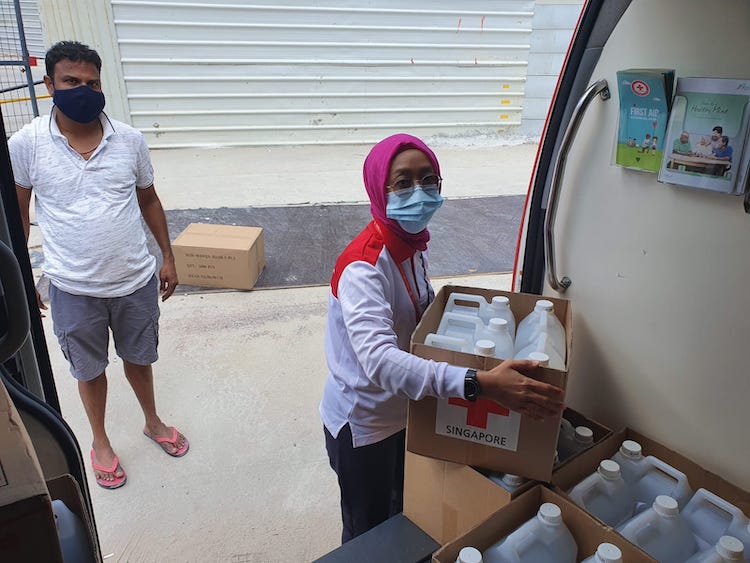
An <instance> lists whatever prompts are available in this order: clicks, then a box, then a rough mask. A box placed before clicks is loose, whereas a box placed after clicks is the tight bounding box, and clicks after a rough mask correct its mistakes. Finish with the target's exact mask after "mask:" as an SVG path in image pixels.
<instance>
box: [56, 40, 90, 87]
mask: <svg viewBox="0 0 750 563" xmlns="http://www.w3.org/2000/svg"><path fill="white" fill-rule="evenodd" d="M64 59H68V60H69V61H72V62H74V63H77V62H84V63H91V64H93V65H94V66H96V70H98V71H99V72H101V71H102V59H101V58H100V57H99V53H97V52H96V51H94V50H93V49H91V48H90V47H89V46H88V45H84V44H83V43H79V42H78V41H60V42H59V43H55V44H54V45H52V47H50V48H49V51H47V54H46V55H45V57H44V66H45V67H46V69H47V76H49V77H50V78H54V76H53V73H54V72H55V65H56V64H57V63H59V62H60V61H62V60H64Z"/></svg>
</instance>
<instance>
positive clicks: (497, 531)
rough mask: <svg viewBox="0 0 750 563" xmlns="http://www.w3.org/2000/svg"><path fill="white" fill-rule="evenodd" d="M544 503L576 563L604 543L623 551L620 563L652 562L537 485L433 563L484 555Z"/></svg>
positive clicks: (452, 562)
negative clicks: (558, 518)
mask: <svg viewBox="0 0 750 563" xmlns="http://www.w3.org/2000/svg"><path fill="white" fill-rule="evenodd" d="M545 502H551V503H554V504H556V505H557V506H559V507H560V510H561V511H562V517H563V522H565V525H566V526H567V527H568V529H569V530H570V533H571V534H573V538H574V539H575V541H576V544H577V545H578V557H577V560H578V561H581V560H583V559H585V558H586V557H589V556H590V555H592V554H593V553H595V552H596V548H597V547H598V546H599V544H601V543H604V542H608V543H611V544H614V545H616V546H617V547H619V548H620V550H621V551H622V556H623V557H622V560H623V561H627V562H628V563H633V562H639V563H640V562H646V561H648V562H653V561H655V559H652V558H651V557H649V556H648V555H647V554H646V553H644V552H643V551H641V550H640V549H638V548H637V547H636V546H634V545H633V544H631V543H630V542H628V541H627V540H625V538H623V537H622V536H620V535H619V534H617V533H616V532H615V531H614V530H612V528H609V527H608V526H605V525H604V524H602V523H601V522H599V521H598V520H596V519H595V518H593V517H592V516H591V515H589V514H588V513H587V512H586V511H585V510H583V509H581V508H580V507H578V506H576V505H575V504H574V503H572V502H571V501H569V500H568V499H566V498H565V497H563V496H560V495H559V494H557V493H556V492H554V491H551V490H550V489H547V488H546V487H544V486H543V485H537V486H535V487H534V488H532V489H531V490H529V491H526V492H525V493H523V494H522V495H520V496H519V497H518V498H516V499H514V500H513V501H512V502H511V503H510V504H508V505H506V506H504V507H503V508H501V509H500V510H498V511H497V512H495V513H494V514H492V515H491V516H490V517H489V518H487V519H486V520H484V521H483V522H482V523H481V524H479V525H477V526H475V527H474V528H472V529H471V530H469V531H468V532H466V533H464V534H462V535H461V536H459V537H458V538H456V539H454V540H453V541H451V542H450V543H447V544H446V545H444V546H443V547H441V548H440V549H439V550H438V551H436V552H435V554H434V555H433V556H432V561H433V563H455V561H456V558H457V557H458V552H459V551H461V548H463V547H467V546H473V547H475V548H477V549H478V550H479V551H482V552H484V550H486V549H487V548H488V547H490V546H491V545H493V544H494V543H496V542H498V541H500V540H501V539H502V538H504V537H505V536H507V535H508V534H509V533H511V532H512V531H513V530H515V529H516V528H518V527H519V526H521V525H522V524H523V523H524V522H526V521H527V520H529V519H531V518H534V517H535V516H536V513H537V512H538V510H539V507H540V506H541V505H542V504H543V503H545Z"/></svg>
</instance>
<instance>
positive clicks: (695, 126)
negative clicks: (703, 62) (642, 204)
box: [659, 78, 750, 195]
mask: <svg viewBox="0 0 750 563" xmlns="http://www.w3.org/2000/svg"><path fill="white" fill-rule="evenodd" d="M749 119H750V79H744V80H739V79H730V78H679V79H677V92H676V93H675V98H674V102H673V104H672V113H671V115H670V118H669V126H668V128H667V138H666V143H667V144H666V149H665V151H664V159H663V162H662V165H661V169H660V171H659V181H660V182H666V183H669V184H677V185H681V186H689V187H692V188H700V189H704V190H712V191H716V192H722V193H727V194H734V195H741V194H743V193H744V192H745V188H746V186H747V176H748V161H749V160H750V150H748V120H749Z"/></svg>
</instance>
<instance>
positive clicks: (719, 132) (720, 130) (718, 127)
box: [711, 125, 724, 135]
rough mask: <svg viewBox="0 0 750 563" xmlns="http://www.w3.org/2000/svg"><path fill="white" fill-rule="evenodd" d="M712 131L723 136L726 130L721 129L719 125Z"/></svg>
mask: <svg viewBox="0 0 750 563" xmlns="http://www.w3.org/2000/svg"><path fill="white" fill-rule="evenodd" d="M711 131H716V132H717V133H718V134H719V135H721V134H722V133H723V132H724V129H722V128H721V125H717V126H716V127H714V128H713V129H711Z"/></svg>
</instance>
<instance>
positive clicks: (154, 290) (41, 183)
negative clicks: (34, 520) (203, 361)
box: [8, 41, 189, 489]
mask: <svg viewBox="0 0 750 563" xmlns="http://www.w3.org/2000/svg"><path fill="white" fill-rule="evenodd" d="M45 64H46V71H47V75H46V76H45V77H44V82H45V84H46V86H47V90H48V91H49V93H50V95H52V96H53V101H54V104H55V105H54V107H53V109H52V112H51V115H49V116H43V117H37V118H36V119H34V121H32V122H31V123H30V124H28V125H26V126H25V127H24V128H23V129H21V130H20V131H18V132H17V133H16V134H14V135H13V136H12V137H11V139H10V140H9V142H8V146H9V149H10V155H11V161H12V164H13V172H14V176H15V181H16V194H17V196H18V201H19V205H20V208H21V215H22V218H23V225H24V229H25V232H26V238H27V240H28V236H29V204H30V201H31V195H32V190H33V193H34V196H35V205H36V216H37V221H38V223H39V227H40V229H41V231H42V236H43V248H44V258H45V261H44V267H43V270H44V273H45V274H46V276H47V277H48V278H49V279H50V306H51V312H52V322H53V326H54V331H55V335H56V336H57V339H58V341H59V343H60V347H61V348H62V351H63V354H64V355H65V357H66V359H67V360H68V362H69V363H70V371H71V373H72V374H73V376H74V377H75V378H76V379H77V380H78V390H79V393H80V396H81V400H82V402H83V406H84V408H85V410H86V414H87V416H88V419H89V423H90V424H91V430H92V433H93V444H92V449H91V462H92V466H93V468H94V473H95V475H96V482H97V483H98V484H99V485H100V486H102V487H104V488H107V489H114V488H117V487H120V486H122V485H124V484H125V481H126V479H127V477H126V474H125V471H124V469H123V467H122V466H121V465H120V463H119V458H118V456H117V455H115V452H114V450H113V449H112V445H111V444H110V441H109V437H108V436H107V433H106V430H105V424H104V415H105V407H106V402H107V376H106V374H105V368H106V366H107V364H108V362H109V360H108V345H109V331H110V330H111V331H112V336H113V339H114V343H115V349H116V351H117V355H118V356H120V357H121V358H122V360H123V368H124V371H125V376H126V377H127V379H128V381H129V382H130V385H131V386H132V387H133V391H135V395H136V397H137V398H138V402H139V403H140V405H141V408H142V409H143V413H144V415H145V418H146V425H145V427H144V429H143V433H144V434H145V435H146V436H147V437H149V438H151V439H152V440H154V441H155V442H156V443H157V444H159V445H160V446H161V447H162V448H163V450H164V451H165V452H166V453H167V454H169V455H171V456H174V457H179V456H182V455H184V454H185V453H187V450H188V448H189V444H188V441H187V439H185V437H184V436H183V435H182V434H180V433H179V432H178V431H177V429H176V428H174V427H170V426H167V425H165V424H164V422H162V420H161V419H160V418H159V416H158V414H157V412H156V406H155V400H154V384H153V374H152V370H151V364H152V363H153V362H154V361H156V359H157V344H158V331H159V325H158V321H159V304H158V294H159V292H161V296H162V300H166V299H167V298H169V296H170V295H172V292H174V289H175V286H176V285H177V273H176V270H175V265H174V257H173V255H172V248H171V245H170V242H169V233H168V230H167V221H166V217H165V215H164V209H163V208H162V205H161V202H160V201H159V197H158V196H157V195H156V190H155V189H154V183H153V182H154V174H153V168H152V166H151V159H150V156H149V152H148V147H147V146H146V142H145V140H144V139H143V136H142V135H141V134H140V133H139V132H138V131H136V130H135V129H133V128H132V127H130V126H128V125H126V124H125V123H121V122H119V121H115V120H113V119H110V118H109V117H107V116H106V114H104V113H103V111H102V110H103V108H104V94H102V89H101V81H100V71H101V59H100V58H99V55H98V54H97V53H96V51H94V50H92V49H89V48H88V46H86V45H83V44H81V43H78V42H72V41H62V42H60V43H57V44H56V45H54V46H53V47H52V48H51V49H50V50H49V51H48V52H47V55H46V58H45ZM141 217H143V219H144V221H145V223H146V225H147V226H148V228H149V229H150V231H151V233H152V234H153V235H154V238H155V239H156V242H157V243H158V245H159V248H160V249H161V253H162V258H163V265H162V267H161V270H160V271H159V272H158V279H157V275H156V259H155V258H154V257H153V256H152V255H151V254H150V253H149V251H148V248H147V245H146V233H145V232H144V229H143V226H142V223H141ZM40 307H42V308H45V307H44V304H42V303H41V301H40Z"/></svg>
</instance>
